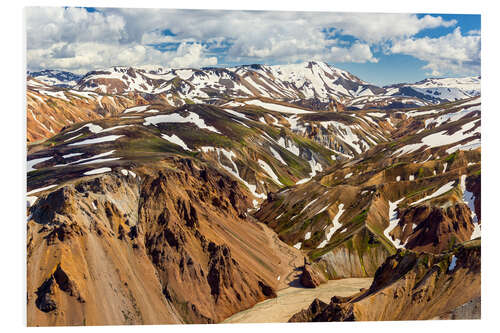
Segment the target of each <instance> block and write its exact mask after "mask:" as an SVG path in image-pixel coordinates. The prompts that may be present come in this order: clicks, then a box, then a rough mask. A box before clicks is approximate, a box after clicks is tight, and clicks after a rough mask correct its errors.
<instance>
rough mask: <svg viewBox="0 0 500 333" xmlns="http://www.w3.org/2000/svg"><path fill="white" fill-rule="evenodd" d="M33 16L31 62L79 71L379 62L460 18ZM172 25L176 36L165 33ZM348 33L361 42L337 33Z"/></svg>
mask: <svg viewBox="0 0 500 333" xmlns="http://www.w3.org/2000/svg"><path fill="white" fill-rule="evenodd" d="M26 19H27V35H28V36H27V42H28V66H29V68H30V69H31V70H34V69H41V68H57V69H66V70H72V71H76V72H85V71H88V70H91V69H97V68H102V67H109V66H113V65H131V66H145V65H155V64H156V65H160V66H163V67H185V66H188V67H189V66H190V67H200V66H211V65H215V64H217V63H220V62H224V63H228V62H245V63H252V62H265V63H270V64H271V63H292V62H298V61H307V60H325V61H331V62H334V63H336V62H377V61H378V59H377V58H376V57H375V56H374V55H373V53H372V51H373V50H375V51H377V50H380V49H381V48H383V46H385V49H386V50H387V47H390V45H393V48H394V47H396V46H397V45H399V46H397V47H396V48H394V49H395V50H397V49H398V47H399V49H400V51H398V52H399V53H404V52H405V51H404V49H407V48H408V45H405V46H404V47H403V44H402V43H409V42H408V41H411V40H412V39H411V37H412V36H414V35H415V34H416V33H418V32H420V31H422V30H423V29H432V28H436V27H451V26H454V25H456V21H454V20H444V19H443V18H442V17H439V16H430V15H426V16H423V17H420V18H419V17H417V16H416V15H414V14H376V13H329V12H277V11H220V10H211V11H207V10H171V9H120V8H102V9H98V11H96V12H87V11H86V10H85V9H82V8H68V9H64V8H54V7H52V8H29V9H27V15H26ZM329 28H335V30H334V32H333V34H327V33H325V32H324V31H325V30H324V29H329ZM166 29H168V30H170V31H171V32H172V33H173V34H174V36H170V35H169V36H165V35H163V34H162V31H164V30H166ZM332 35H333V36H334V38H333V39H331V36H332ZM345 35H349V36H353V37H354V39H355V41H354V42H348V43H347V44H345V43H346V42H345V40H342V39H338V37H339V36H345ZM329 37H330V38H329ZM208 41H210V43H209V45H208V46H207V42H208ZM160 43H172V44H169V45H173V46H174V49H173V50H172V49H169V50H168V51H166V52H162V51H160V50H158V49H156V48H154V47H152V46H151V45H152V44H160ZM202 43H203V45H202ZM387 45H389V46H387ZM177 46H178V48H177V49H175V47H177ZM217 47H219V48H220V47H224V48H225V50H224V54H223V55H221V54H220V53H217V52H213V51H212V50H214V48H217ZM388 50H389V52H390V50H391V49H390V48H389V49H388ZM408 52H410V51H408ZM215 55H218V58H217V57H216V56H215ZM421 57H423V56H421ZM426 61H428V60H426ZM429 66H430V67H429V69H431V67H432V66H436V65H435V62H433V63H432V64H431V63H429Z"/></svg>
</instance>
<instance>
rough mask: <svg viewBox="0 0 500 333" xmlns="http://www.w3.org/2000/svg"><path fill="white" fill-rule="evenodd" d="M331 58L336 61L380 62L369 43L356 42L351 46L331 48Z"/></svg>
mask: <svg viewBox="0 0 500 333" xmlns="http://www.w3.org/2000/svg"><path fill="white" fill-rule="evenodd" d="M330 59H331V60H332V61H334V62H375V63H376V62H378V59H377V58H375V57H374V56H373V54H372V51H371V50H370V46H369V45H368V44H362V43H360V42H356V43H354V44H353V45H352V46H351V47H349V48H345V47H337V46H334V47H332V48H331V54H330Z"/></svg>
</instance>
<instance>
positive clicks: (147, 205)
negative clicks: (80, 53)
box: [26, 62, 481, 326]
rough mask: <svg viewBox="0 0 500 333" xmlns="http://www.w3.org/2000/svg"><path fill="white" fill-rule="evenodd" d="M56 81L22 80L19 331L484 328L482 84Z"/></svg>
mask: <svg viewBox="0 0 500 333" xmlns="http://www.w3.org/2000/svg"><path fill="white" fill-rule="evenodd" d="M70 74H71V73H69V74H65V73H61V72H57V71H43V72H39V73H28V75H29V76H28V79H27V117H28V118H27V151H28V156H27V211H26V223H27V273H28V274H27V293H28V297H27V314H28V325H29V326H71V325H124V324H180V323H185V324H189V323H227V322H288V321H294V322H304V321H351V320H416V319H433V318H434V319H435V318H440V319H445V318H455V319H467V318H468V319H475V318H477V317H478V316H479V317H480V298H481V276H480V271H481V259H480V258H481V92H480V77H470V78H456V79H427V80H424V81H421V82H417V83H414V84H410V83H405V84H399V85H394V86H388V87H377V86H375V85H373V84H370V83H368V82H365V81H363V80H361V79H359V78H357V77H356V76H354V75H352V74H350V73H348V72H346V71H343V70H341V69H338V68H335V67H333V66H330V65H328V64H326V63H323V62H307V63H302V64H296V65H282V66H267V65H245V66H237V67H228V68H201V69H194V68H185V69H168V68H158V69H157V70H145V69H140V68H133V67H113V68H108V69H103V70H100V71H93V72H89V73H87V74H86V75H82V76H75V75H70ZM464 290H465V292H464ZM478 304H479V306H478ZM478 308H479V310H478Z"/></svg>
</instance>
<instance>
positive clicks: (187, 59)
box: [169, 43, 217, 67]
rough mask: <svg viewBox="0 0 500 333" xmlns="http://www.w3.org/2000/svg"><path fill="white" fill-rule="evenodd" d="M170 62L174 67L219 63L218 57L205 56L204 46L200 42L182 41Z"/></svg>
mask: <svg viewBox="0 0 500 333" xmlns="http://www.w3.org/2000/svg"><path fill="white" fill-rule="evenodd" d="M169 62H170V66H172V67H196V66H199V67H203V66H213V65H217V58H216V57H205V56H204V48H203V46H201V45H200V44H187V43H182V44H181V45H180V46H179V47H178V48H177V51H176V52H175V57H173V58H172V60H170V61H169Z"/></svg>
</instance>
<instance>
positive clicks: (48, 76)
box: [28, 69, 82, 88]
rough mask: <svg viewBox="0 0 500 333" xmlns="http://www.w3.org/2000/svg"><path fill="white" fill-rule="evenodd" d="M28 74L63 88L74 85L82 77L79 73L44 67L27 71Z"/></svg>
mask: <svg viewBox="0 0 500 333" xmlns="http://www.w3.org/2000/svg"><path fill="white" fill-rule="evenodd" d="M28 76H31V77H32V78H35V79H37V80H38V81H40V82H43V83H45V84H47V85H50V86H57V87H64V88H69V87H73V86H75V85H76V84H77V83H78V81H79V80H80V79H81V78H82V76H81V75H76V74H73V73H70V72H65V71H59V70H53V69H46V70H43V71H39V72H30V71H28Z"/></svg>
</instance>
